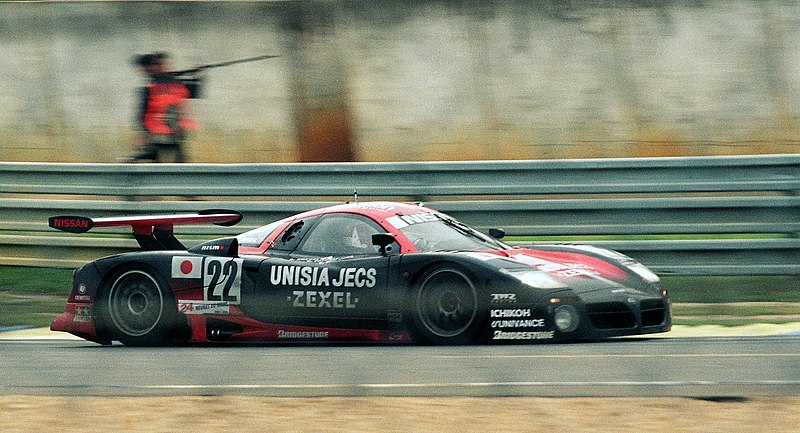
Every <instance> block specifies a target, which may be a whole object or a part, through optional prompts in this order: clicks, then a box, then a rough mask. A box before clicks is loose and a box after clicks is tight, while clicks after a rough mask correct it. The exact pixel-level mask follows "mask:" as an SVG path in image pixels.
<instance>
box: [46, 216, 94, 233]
mask: <svg viewBox="0 0 800 433" xmlns="http://www.w3.org/2000/svg"><path fill="white" fill-rule="evenodd" d="M48 223H49V225H50V227H52V228H54V229H59V230H62V231H65V232H70V233H83V232H86V231H88V230H89V229H91V228H92V226H93V225H94V222H93V221H92V219H91V218H85V217H74V216H57V217H50V219H49V220H48Z"/></svg>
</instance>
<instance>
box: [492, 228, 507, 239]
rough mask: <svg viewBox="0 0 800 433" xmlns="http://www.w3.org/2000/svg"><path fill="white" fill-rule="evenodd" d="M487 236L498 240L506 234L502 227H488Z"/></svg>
mask: <svg viewBox="0 0 800 433" xmlns="http://www.w3.org/2000/svg"><path fill="white" fill-rule="evenodd" d="M489 236H491V237H493V238H495V239H498V240H500V239H503V238H504V237H505V236H506V231H505V230H503V229H489Z"/></svg>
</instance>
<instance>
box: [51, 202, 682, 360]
mask: <svg viewBox="0 0 800 433" xmlns="http://www.w3.org/2000/svg"><path fill="white" fill-rule="evenodd" d="M241 219H242V215H241V214H240V213H239V212H236V211H228V210H209V211H202V212H198V213H196V214H195V213H190V214H177V215H157V216H136V217H112V218H89V217H79V216H56V217H51V218H50V220H49V225H50V227H53V228H55V229H59V230H63V231H67V232H73V233H83V232H86V231H88V230H90V229H92V228H95V227H112V226H129V227H131V228H132V231H133V236H134V237H135V238H136V239H137V240H138V243H139V245H140V246H141V249H142V250H141V251H136V252H130V253H124V254H119V255H115V256H110V257H105V258H101V259H98V260H95V261H93V262H91V263H88V264H86V265H84V266H82V267H81V268H79V269H77V270H76V271H75V272H74V281H73V284H72V292H71V293H70V295H69V299H68V301H67V305H66V308H65V311H64V313H63V314H61V315H60V316H58V317H56V318H55V319H54V320H53V322H52V325H51V329H52V330H54V331H63V332H68V333H71V334H74V335H76V336H79V337H82V338H84V339H86V340H90V341H93V342H97V343H101V344H111V343H112V341H119V342H121V343H123V344H125V345H131V346H150V345H166V344H175V343H186V342H190V343H192V342H204V343H207V342H244V341H250V342H252V341H258V342H261V341H264V342H297V341H304V342H308V341H314V342H323V341H364V340H366V341H376V342H405V343H411V342H415V343H424V344H441V345H449V344H472V343H498V342H504V343H508V342H544V341H563V340H582V341H586V340H598V339H604V338H608V337H615V336H626V335H635V334H650V333H658V332H665V331H669V330H670V327H671V314H670V301H669V298H668V294H667V291H666V290H665V289H664V288H662V286H661V284H660V281H659V278H658V276H656V275H655V274H654V273H653V272H651V271H650V270H649V269H647V268H646V267H645V266H643V265H642V264H640V263H638V262H637V261H635V260H633V259H631V258H629V257H627V256H625V255H622V254H620V253H617V252H614V251H610V250H606V249H601V248H596V247H592V246H587V245H562V244H552V245H535V246H531V247H526V248H519V247H512V246H510V245H508V244H506V243H503V242H501V241H500V240H499V239H500V238H502V235H503V232H502V230H500V229H493V230H491V231H490V235H486V234H483V233H481V232H478V231H477V230H475V229H472V228H470V227H468V226H467V225H465V224H462V223H461V222H459V221H457V220H455V219H453V218H452V217H450V216H448V215H446V214H444V213H441V212H438V211H436V210H434V209H431V208H428V207H425V206H423V205H420V204H409V203H394V202H362V203H348V204H342V205H336V206H332V207H324V208H321V209H316V210H312V211H308V212H304V213H300V214H298V215H295V216H291V217H289V218H285V219H282V220H279V221H276V222H273V223H271V224H268V225H265V226H262V227H259V228H256V229H254V230H250V231H247V232H245V233H242V234H240V235H238V236H235V237H229V238H222V239H217V240H213V241H210V242H205V243H202V244H200V245H197V246H195V247H192V248H189V249H187V248H185V247H184V246H183V245H182V244H181V242H180V241H178V240H177V239H176V238H175V236H174V230H173V228H174V226H175V225H179V224H219V225H233V224H236V223H238V222H239V221H240V220H241Z"/></svg>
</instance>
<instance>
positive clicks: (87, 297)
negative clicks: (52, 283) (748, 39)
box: [75, 295, 92, 302]
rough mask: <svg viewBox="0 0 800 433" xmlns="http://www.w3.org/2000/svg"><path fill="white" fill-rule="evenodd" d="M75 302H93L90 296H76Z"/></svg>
mask: <svg viewBox="0 0 800 433" xmlns="http://www.w3.org/2000/svg"><path fill="white" fill-rule="evenodd" d="M75 300H76V301H83V302H86V301H91V300H92V297H91V296H89V295H75Z"/></svg>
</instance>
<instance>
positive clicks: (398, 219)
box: [386, 212, 439, 229]
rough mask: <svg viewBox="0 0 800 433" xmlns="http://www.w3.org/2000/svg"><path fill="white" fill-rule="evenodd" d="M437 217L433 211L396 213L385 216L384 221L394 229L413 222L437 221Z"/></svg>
mask: <svg viewBox="0 0 800 433" xmlns="http://www.w3.org/2000/svg"><path fill="white" fill-rule="evenodd" d="M438 220H439V217H438V216H436V214H435V213H433V212H423V213H417V214H412V215H397V216H393V217H391V218H386V221H387V222H388V223H389V224H391V225H392V226H394V227H395V228H396V229H401V228H403V227H408V226H410V225H414V224H420V223H429V222H433V221H438Z"/></svg>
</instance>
